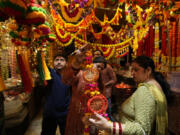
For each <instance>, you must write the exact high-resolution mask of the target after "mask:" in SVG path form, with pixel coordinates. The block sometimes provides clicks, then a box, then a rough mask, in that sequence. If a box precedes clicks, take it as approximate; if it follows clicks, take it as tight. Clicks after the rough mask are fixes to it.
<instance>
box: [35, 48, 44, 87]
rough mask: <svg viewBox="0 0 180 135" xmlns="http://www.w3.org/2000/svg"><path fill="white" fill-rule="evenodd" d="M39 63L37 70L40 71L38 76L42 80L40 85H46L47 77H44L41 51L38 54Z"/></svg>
mask: <svg viewBox="0 0 180 135" xmlns="http://www.w3.org/2000/svg"><path fill="white" fill-rule="evenodd" d="M37 61H38V65H37V70H38V74H39V78H40V83H41V84H44V78H45V75H44V71H43V67H42V61H41V52H40V51H38V53H37Z"/></svg>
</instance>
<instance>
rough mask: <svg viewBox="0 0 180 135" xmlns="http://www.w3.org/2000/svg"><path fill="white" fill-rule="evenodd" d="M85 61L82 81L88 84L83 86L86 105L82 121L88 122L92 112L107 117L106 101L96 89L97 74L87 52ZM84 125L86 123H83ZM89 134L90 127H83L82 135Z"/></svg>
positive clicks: (89, 52) (90, 55)
mask: <svg viewBox="0 0 180 135" xmlns="http://www.w3.org/2000/svg"><path fill="white" fill-rule="evenodd" d="M86 56H87V57H86V61H85V71H84V72H83V77H84V80H86V81H87V82H88V83H87V85H86V86H85V89H84V94H83V98H86V99H87V104H86V106H85V108H86V109H85V110H84V111H85V112H84V113H85V117H84V121H88V119H89V118H90V117H93V115H94V112H96V113H99V114H100V115H102V116H104V117H106V118H107V119H108V120H109V118H108V117H107V116H108V115H107V114H106V110H107V107H108V101H107V99H106V97H105V96H104V95H102V94H101V93H100V91H99V88H98V82H97V81H98V79H99V72H98V70H96V69H95V68H94V67H93V63H92V59H93V56H92V53H91V51H88V52H87V53H86ZM85 123H86V122H85ZM89 134H90V127H89V126H88V123H87V125H85V129H84V135H89Z"/></svg>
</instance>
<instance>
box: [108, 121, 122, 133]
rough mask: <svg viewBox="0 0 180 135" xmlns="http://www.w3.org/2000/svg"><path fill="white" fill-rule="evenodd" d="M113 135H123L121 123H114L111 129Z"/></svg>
mask: <svg viewBox="0 0 180 135" xmlns="http://www.w3.org/2000/svg"><path fill="white" fill-rule="evenodd" d="M111 134H112V135H122V126H121V123H120V122H113V127H112V128H111Z"/></svg>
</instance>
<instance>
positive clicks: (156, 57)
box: [154, 22, 159, 67]
mask: <svg viewBox="0 0 180 135" xmlns="http://www.w3.org/2000/svg"><path fill="white" fill-rule="evenodd" d="M154 45H155V47H154V63H155V66H156V67H157V66H158V64H159V23H158V22H156V23H155V37H154Z"/></svg>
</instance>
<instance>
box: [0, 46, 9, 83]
mask: <svg viewBox="0 0 180 135" xmlns="http://www.w3.org/2000/svg"><path fill="white" fill-rule="evenodd" d="M8 69H9V68H8V51H7V50H2V51H1V75H2V78H3V80H6V79H7V78H9V70H8Z"/></svg>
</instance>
